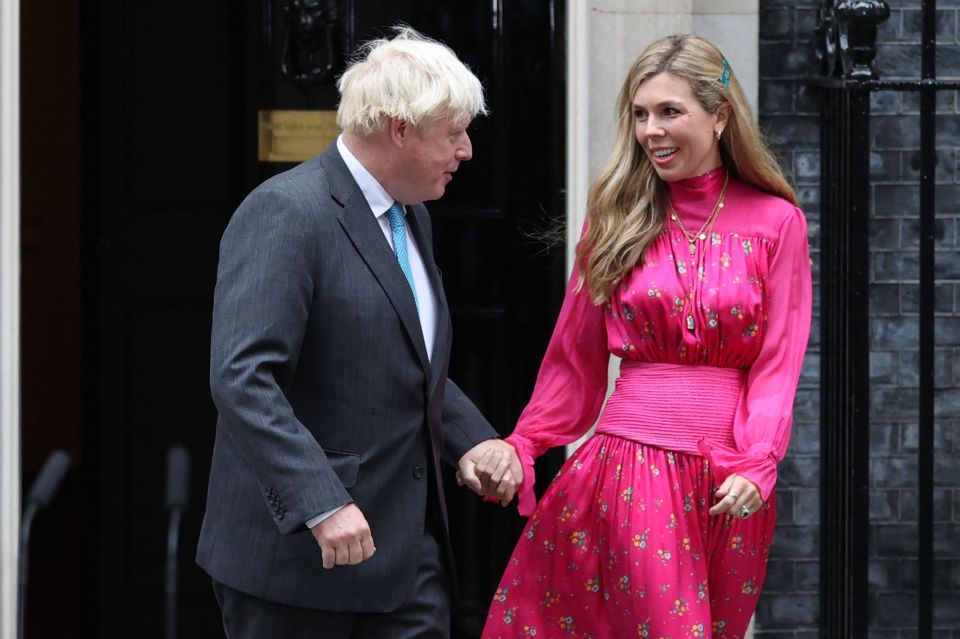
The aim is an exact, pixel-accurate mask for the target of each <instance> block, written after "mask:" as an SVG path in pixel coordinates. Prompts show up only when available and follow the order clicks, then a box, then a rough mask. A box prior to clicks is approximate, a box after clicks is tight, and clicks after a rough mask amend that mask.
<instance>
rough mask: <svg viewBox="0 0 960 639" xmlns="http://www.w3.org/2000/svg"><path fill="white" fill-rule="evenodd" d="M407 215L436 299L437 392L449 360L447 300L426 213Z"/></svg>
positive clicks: (417, 210)
mask: <svg viewBox="0 0 960 639" xmlns="http://www.w3.org/2000/svg"><path fill="white" fill-rule="evenodd" d="M409 210H410V214H409V215H408V216H407V222H409V224H410V233H411V234H412V235H413V239H414V240H416V242H417V247H418V248H419V249H420V256H421V257H422V258H423V266H424V268H425V269H426V271H427V275H428V276H429V277H430V286H431V287H432V288H433V291H434V293H435V294H436V297H437V321H436V326H437V334H436V336H435V337H434V340H433V354H432V355H433V356H432V358H431V360H430V361H431V363H432V364H433V370H432V373H431V375H430V387H429V388H430V392H431V393H433V389H434V388H436V385H437V382H438V381H440V375H441V373H443V372H444V371H446V369H447V366H446V362H447V359H448V358H449V356H450V352H449V350H450V312H449V309H448V308H447V297H446V295H445V294H444V292H443V281H442V280H441V279H440V270H439V269H438V268H437V262H436V259H435V258H434V256H433V244H432V242H431V238H430V237H429V236H428V235H427V233H426V230H425V229H427V228H429V226H430V221H429V217H428V216H429V213H428V212H427V208H426V207H425V206H423V205H422V204H417V205H415V206H411V207H409Z"/></svg>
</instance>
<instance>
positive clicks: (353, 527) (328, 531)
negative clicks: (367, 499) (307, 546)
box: [310, 504, 377, 569]
mask: <svg viewBox="0 0 960 639" xmlns="http://www.w3.org/2000/svg"><path fill="white" fill-rule="evenodd" d="M310 532H312V533H313V538H314V539H316V540H317V544H319V545H320V552H321V554H322V555H323V567H324V568H328V569H329V568H333V567H334V566H344V565H347V564H349V565H351V566H355V565H356V564H359V563H360V562H361V561H363V560H364V559H370V557H372V556H373V553H375V552H376V551H377V549H376V548H375V547H374V545H373V535H371V534H370V526H369V525H368V524H367V519H366V517H364V516H363V513H362V512H360V509H359V508H357V507H356V505H354V504H347V505H346V506H344V507H343V508H341V509H340V510H338V511H337V512H335V513H334V514H332V515H330V516H329V517H327V518H326V519H324V520H323V521H321V522H320V523H319V524H317V525H316V526H314V527H313V528H311V529H310Z"/></svg>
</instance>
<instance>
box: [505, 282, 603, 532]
mask: <svg viewBox="0 0 960 639" xmlns="http://www.w3.org/2000/svg"><path fill="white" fill-rule="evenodd" d="M575 286H576V273H574V275H573V276H572V277H571V279H570V282H569V283H568V285H567V293H566V296H565V297H564V301H563V306H562V307H561V309H560V316H559V317H558V318H557V324H556V326H555V327H554V329H553V335H552V337H551V338H550V344H549V345H548V346H547V352H546V354H545V355H544V357H543V363H542V364H541V365H540V373H539V374H538V375H537V382H536V385H535V386H534V389H533V396H532V397H531V399H530V402H529V403H528V404H527V406H526V408H525V409H524V410H523V413H522V414H521V415H520V419H519V421H518V422H517V427H516V428H515V429H514V431H513V434H512V435H510V436H509V437H508V438H507V441H508V442H510V443H511V444H513V445H514V446H515V447H516V449H517V454H518V455H519V457H520V461H521V463H522V464H523V483H522V485H521V487H520V492H519V495H518V509H519V512H520V514H521V515H526V516H529V515H530V514H531V513H532V512H533V508H534V506H535V505H536V497H535V495H534V492H533V485H534V471H533V462H534V460H535V459H536V458H537V457H539V456H540V455H542V454H543V453H544V452H545V451H546V450H547V449H549V448H551V447H553V446H561V445H564V444H569V443H570V442H573V441H576V440H577V439H578V438H579V437H580V436H581V435H583V434H584V433H585V432H586V431H587V430H588V429H589V428H590V426H592V425H593V423H594V421H596V419H597V415H598V414H599V413H600V407H601V405H602V404H603V398H604V395H605V394H606V389H607V363H608V362H609V359H610V354H609V351H608V350H607V331H606V326H605V323H604V309H603V307H602V306H595V305H594V304H593V302H591V301H590V296H589V293H588V292H587V290H586V288H585V287H584V288H583V289H581V290H580V291H575V290H574V288H575Z"/></svg>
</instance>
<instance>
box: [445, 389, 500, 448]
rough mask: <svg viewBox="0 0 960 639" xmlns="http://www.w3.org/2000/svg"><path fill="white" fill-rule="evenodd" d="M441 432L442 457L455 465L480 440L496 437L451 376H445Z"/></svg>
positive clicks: (494, 431) (495, 432)
mask: <svg viewBox="0 0 960 639" xmlns="http://www.w3.org/2000/svg"><path fill="white" fill-rule="evenodd" d="M443 436H444V451H443V457H444V459H445V460H447V462H449V463H450V464H452V465H454V466H456V465H457V462H459V461H460V458H461V457H462V456H463V454H464V453H466V452H467V451H468V450H470V449H471V448H473V447H474V446H476V445H477V444H479V443H480V442H482V441H484V440H486V439H493V438H495V437H499V435H498V434H497V431H496V430H494V428H493V426H491V425H490V422H488V421H487V419H486V418H485V417H484V416H483V414H482V413H481V412H480V409H478V408H477V407H476V406H474V404H473V402H471V401H470V399H469V398H468V397H467V396H466V395H465V394H464V393H463V391H462V390H460V387H459V386H457V385H456V384H454V383H453V380H451V379H447V385H446V392H445V394H444V398H443Z"/></svg>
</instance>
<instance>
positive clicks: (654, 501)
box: [483, 433, 775, 639]
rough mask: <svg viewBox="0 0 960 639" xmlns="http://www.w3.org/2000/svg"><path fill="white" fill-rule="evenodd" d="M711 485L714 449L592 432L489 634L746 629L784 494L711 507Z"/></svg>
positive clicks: (521, 557) (606, 636)
mask: <svg viewBox="0 0 960 639" xmlns="http://www.w3.org/2000/svg"><path fill="white" fill-rule="evenodd" d="M713 490H714V482H713V481H712V479H711V469H710V464H709V461H707V459H706V458H705V457H702V456H700V455H696V454H690V453H681V452H675V451H670V450H665V449H663V448H658V447H654V446H650V445H645V444H642V443H639V442H637V441H633V440H631V439H627V438H624V437H620V436H615V435H611V434H605V433H599V434H597V435H594V436H593V437H591V438H590V439H589V440H588V441H587V442H586V443H585V444H584V445H583V446H581V448H580V449H579V450H578V451H577V452H576V453H575V454H574V455H573V456H571V457H570V459H568V460H567V462H566V463H565V464H564V466H563V468H561V470H560V472H559V473H558V475H557V477H556V479H555V480H554V481H553V483H552V484H551V486H550V489H549V490H548V491H547V493H546V495H545V496H544V498H543V499H542V500H541V501H540V503H539V504H538V505H537V507H536V509H535V511H534V512H533V514H532V515H531V517H530V520H529V521H528V522H527V526H526V528H525V529H524V531H523V534H522V536H521V538H520V540H519V542H518V543H517V546H516V548H515V549H514V552H513V555H512V556H511V558H510V562H509V564H508V565H507V568H506V571H505V573H504V575H503V578H502V580H501V582H500V587H499V588H498V589H497V591H496V594H495V596H494V599H493V602H492V604H491V607H490V612H489V615H488V617H487V623H486V626H485V628H484V631H483V637H484V639H506V638H508V637H537V639H552V638H558V639H559V638H564V639H566V638H570V637H578V638H580V639H623V638H626V637H653V638H660V637H669V638H671V639H681V638H686V637H695V638H697V639H705V638H711V637H712V638H714V639H733V638H740V637H743V635H744V632H745V631H746V628H747V625H748V624H749V622H750V617H751V615H752V614H753V611H754V608H755V607H756V603H757V598H758V596H759V593H760V589H761V587H762V586H763V580H764V577H765V575H766V567H767V556H768V551H769V548H770V544H771V542H772V540H773V532H774V527H775V500H774V498H773V496H772V495H771V498H770V499H769V500H768V501H767V502H766V504H765V505H764V506H763V508H762V509H761V510H760V511H758V512H756V513H754V514H753V515H751V516H750V517H748V518H747V519H738V518H735V517H732V516H730V515H726V514H724V515H716V516H712V515H709V514H708V512H707V511H708V510H709V508H710V507H711V506H712V505H713V503H715V501H716V498H715V497H714V495H713Z"/></svg>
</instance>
